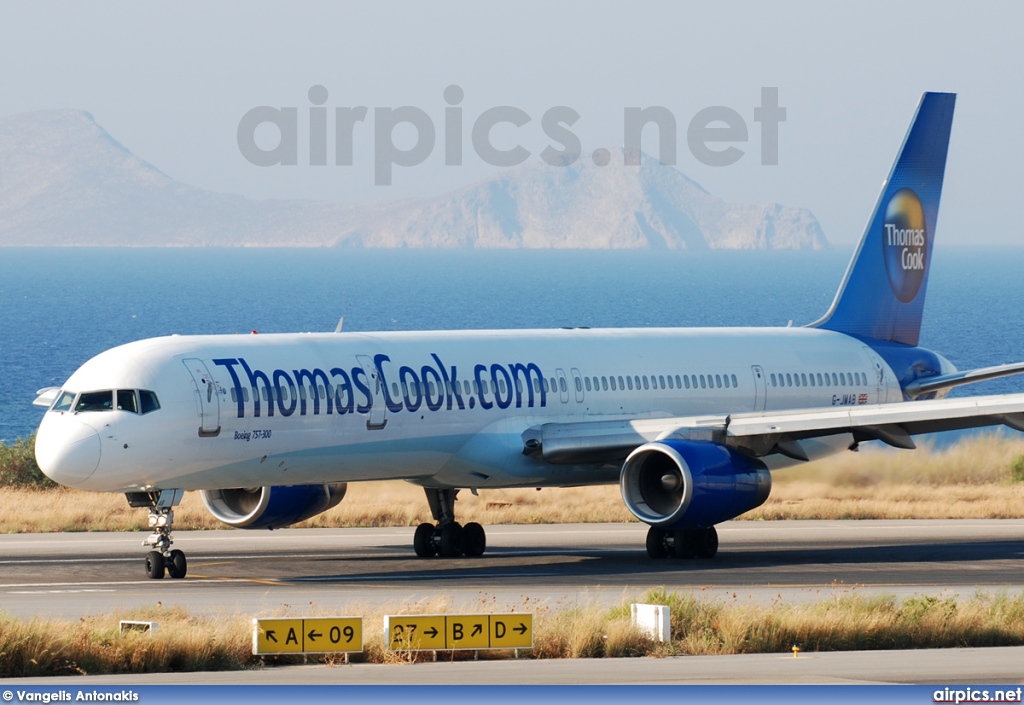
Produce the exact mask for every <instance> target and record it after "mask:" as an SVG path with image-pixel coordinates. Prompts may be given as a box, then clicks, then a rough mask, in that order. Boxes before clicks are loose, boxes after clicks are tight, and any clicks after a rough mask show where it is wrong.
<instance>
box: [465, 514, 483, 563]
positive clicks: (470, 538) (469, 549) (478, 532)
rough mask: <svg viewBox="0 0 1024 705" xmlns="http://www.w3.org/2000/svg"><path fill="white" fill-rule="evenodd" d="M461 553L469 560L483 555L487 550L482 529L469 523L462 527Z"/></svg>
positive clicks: (475, 524) (473, 523) (472, 522)
mask: <svg viewBox="0 0 1024 705" xmlns="http://www.w3.org/2000/svg"><path fill="white" fill-rule="evenodd" d="M462 543H463V547H462V550H463V552H464V553H465V554H466V555H467V556H468V557H470V558H475V557H477V556H482V555H484V551H485V550H487V534H486V533H485V532H484V527H482V526H480V525H479V524H477V523H476V522H475V521H471V522H469V523H468V524H466V525H465V526H464V527H462Z"/></svg>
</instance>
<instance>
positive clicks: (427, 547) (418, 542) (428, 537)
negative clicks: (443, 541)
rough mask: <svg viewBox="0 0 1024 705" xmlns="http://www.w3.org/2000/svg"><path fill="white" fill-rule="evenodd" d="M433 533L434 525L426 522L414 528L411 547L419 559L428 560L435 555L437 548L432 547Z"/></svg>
mask: <svg viewBox="0 0 1024 705" xmlns="http://www.w3.org/2000/svg"><path fill="white" fill-rule="evenodd" d="M434 532H435V528H434V525H433V524H427V523H426V522H424V523H422V524H420V525H419V526H417V527H416V533H415V534H413V537H412V547H413V550H415V551H416V555H417V556H419V557H420V558H430V557H431V556H434V555H435V554H436V553H437V547H436V546H435V545H434Z"/></svg>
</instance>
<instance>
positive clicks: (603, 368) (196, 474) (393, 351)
mask: <svg viewBox="0 0 1024 705" xmlns="http://www.w3.org/2000/svg"><path fill="white" fill-rule="evenodd" d="M378 376H379V377H381V379H380V380H378V379H377V377H378ZM378 382H379V383H378ZM104 390H113V391H114V393H115V397H114V398H115V399H117V396H116V390H149V391H152V392H153V393H155V395H156V397H157V398H158V400H159V407H160V408H159V409H157V410H155V411H150V412H148V413H136V412H133V411H130V410H118V409H117V408H116V407H117V406H118V404H117V403H116V401H115V403H114V404H113V405H112V407H111V408H110V409H109V410H87V409H85V408H83V409H82V410H79V411H76V410H75V408H74V406H72V407H71V408H67V409H65V410H63V411H61V410H56V407H55V408H54V409H51V410H50V411H49V412H47V414H46V415H45V416H44V418H43V421H42V423H41V425H40V428H39V433H38V437H37V455H38V458H39V462H40V466H41V467H42V468H43V470H44V471H45V472H47V474H48V475H50V476H51V477H53V478H54V479H55V480H57V481H59V482H61V483H63V484H67V485H71V486H74V487H78V488H82V489H89V490H100V491H116V492H124V491H138V490H152V489H169V488H179V489H186V490H193V489H218V488H229V487H252V486H261V485H296V484H306V483H319V482H349V481H359V480H383V479H394V478H400V479H406V480H410V481H412V482H416V483H418V484H422V485H425V486H431V487H459V488H466V487H469V488H478V487H479V488H487V487H516V486H530V487H532V486H537V487H540V486H564V485H576V484H593V483H604V482H615V481H617V479H618V467H617V466H616V467H612V466H609V465H579V466H576V465H565V466H559V465H552V464H550V463H546V462H544V461H543V460H541V459H535V458H531V457H529V456H527V455H524V454H523V441H522V434H523V432H524V431H525V430H526V429H528V428H530V427H534V426H537V425H539V424H544V423H549V422H563V423H564V422H571V421H588V420H612V419H638V418H659V417H676V416H697V415H704V414H708V415H711V414H733V413H740V412H750V411H762V410H764V411H770V410H779V409H795V408H808V407H811V408H814V407H829V406H837V405H860V404H877V403H884V402H895V401H901V400H902V398H903V397H902V392H901V390H900V386H899V384H898V382H897V380H896V378H895V375H894V374H893V372H892V370H891V369H890V368H889V367H888V365H886V363H885V362H884V361H883V360H882V359H881V358H880V357H879V356H878V355H877V354H876V353H874V352H873V351H872V350H871V349H870V348H868V347H867V346H866V345H864V344H863V343H861V342H860V341H858V340H856V339H854V338H851V337H849V336H846V335H843V334H840V333H835V332H830V331H825V330H818V329H807V328H786V329H770V328H764V329H761V328H720V329H675V328H672V329H614V330H612V329H607V330H598V329H594V330H589V329H572V330H550V331H548V330H543V331H540V330H538V331H467V332H456V331H452V332H409V333H337V334H319V333H316V334H312V333H311V334H281V335H248V336H240V335H223V336H171V337H165V338H153V339H149V340H143V341H139V342H135V343H130V344H128V345H123V346H120V347H117V348H114V349H112V350H108V351H106V352H104V353H102V354H100V355H98V356H96V357H95V358H93V359H91V360H89V361H88V362H87V363H85V364H84V365H83V366H82V367H81V368H80V369H79V370H77V371H76V372H75V373H74V374H73V375H72V376H71V377H70V378H69V379H68V380H67V382H66V383H65V385H64V386H63V391H65V392H71V393H74V394H78V395H79V396H78V397H77V399H79V400H81V399H82V398H83V397H82V396H81V393H88V392H97V391H104ZM282 390H283V391H282ZM257 398H258V401H257ZM69 403H72V404H73V402H69ZM848 445H849V440H848V437H847V439H846V440H843V441H842V442H832V443H829V442H827V441H826V442H817V443H813V444H811V452H812V453H813V455H815V456H816V457H817V456H821V455H823V454H826V453H829V452H833V451H835V450H837V449H839V448H841V447H846V446H848ZM785 462H786V461H785V459H784V458H781V457H780V458H779V459H778V460H777V462H776V466H779V465H780V464H781V463H785ZM769 465H770V466H772V465H771V463H770V464H769Z"/></svg>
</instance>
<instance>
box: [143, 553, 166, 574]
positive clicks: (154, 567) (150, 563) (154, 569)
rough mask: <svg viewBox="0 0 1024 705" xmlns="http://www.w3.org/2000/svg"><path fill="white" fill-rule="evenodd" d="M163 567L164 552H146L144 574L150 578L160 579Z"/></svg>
mask: <svg viewBox="0 0 1024 705" xmlns="http://www.w3.org/2000/svg"><path fill="white" fill-rule="evenodd" d="M164 568H165V566H164V554H162V553H160V551H150V552H149V553H147V554H146V575H148V576H149V577H150V579H151V580H162V579H163V577H164Z"/></svg>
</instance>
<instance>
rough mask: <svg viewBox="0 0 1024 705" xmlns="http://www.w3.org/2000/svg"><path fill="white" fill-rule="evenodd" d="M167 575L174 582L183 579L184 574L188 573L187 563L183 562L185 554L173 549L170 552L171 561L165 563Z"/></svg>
mask: <svg viewBox="0 0 1024 705" xmlns="http://www.w3.org/2000/svg"><path fill="white" fill-rule="evenodd" d="M166 565H167V574H168V575H170V576H171V577H172V578H174V579H176V580H180V579H181V578H184V577H185V573H187V572H188V561H186V560H185V554H184V553H182V552H181V551H179V550H178V549H174V550H173V551H171V560H169V561H166Z"/></svg>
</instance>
